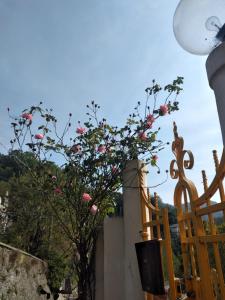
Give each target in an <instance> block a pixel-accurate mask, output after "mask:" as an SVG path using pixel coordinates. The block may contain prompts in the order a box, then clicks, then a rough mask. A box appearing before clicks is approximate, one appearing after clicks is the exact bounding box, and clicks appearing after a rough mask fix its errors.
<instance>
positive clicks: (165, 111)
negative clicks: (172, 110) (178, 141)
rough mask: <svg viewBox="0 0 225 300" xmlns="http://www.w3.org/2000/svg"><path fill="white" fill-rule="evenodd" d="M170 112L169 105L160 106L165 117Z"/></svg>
mask: <svg viewBox="0 0 225 300" xmlns="http://www.w3.org/2000/svg"><path fill="white" fill-rule="evenodd" d="M168 110H169V108H168V105H167V104H164V105H161V106H160V111H161V113H162V115H163V116H164V115H166V114H167V113H168Z"/></svg>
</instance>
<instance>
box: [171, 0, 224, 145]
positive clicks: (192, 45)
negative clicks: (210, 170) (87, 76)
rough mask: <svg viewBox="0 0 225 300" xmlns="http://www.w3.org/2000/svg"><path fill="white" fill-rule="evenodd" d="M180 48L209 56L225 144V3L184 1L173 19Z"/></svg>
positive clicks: (211, 83)
mask: <svg viewBox="0 0 225 300" xmlns="http://www.w3.org/2000/svg"><path fill="white" fill-rule="evenodd" d="M173 29H174V35H175V37H176V40H177V42H178V43H179V44H180V46H181V47H182V48H183V49H185V50H186V51H188V52H190V53H192V54H196V55H207V54H209V56H208V58H207V61H206V69H207V75H208V80H209V85H210V87H211V88H212V89H213V91H214V93H215V97H216V103H217V110H218V114H219V120H220V126H221V131H222V136H223V145H225V1H224V0H181V1H180V2H179V4H178V6H177V9H176V12H175V14H174V20H173Z"/></svg>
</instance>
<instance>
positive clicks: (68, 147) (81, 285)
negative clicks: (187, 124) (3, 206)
mask: <svg viewBox="0 0 225 300" xmlns="http://www.w3.org/2000/svg"><path fill="white" fill-rule="evenodd" d="M182 83H183V78H182V77H178V78H177V79H176V80H174V81H173V82H172V84H169V85H166V86H165V87H164V88H162V87H161V86H160V85H158V84H157V83H156V82H155V81H153V82H152V86H151V87H148V88H147V89H146V90H145V92H146V103H145V106H144V107H143V108H142V107H141V104H140V102H138V104H137V106H136V107H135V110H134V112H133V113H132V114H130V115H129V117H128V119H127V121H126V124H125V125H124V126H123V127H121V128H118V127H117V126H111V125H110V124H108V122H107V121H106V119H104V118H103V119H99V116H98V115H99V109H100V106H99V105H98V104H96V103H95V102H94V101H92V102H91V104H90V105H87V115H88V120H87V122H85V123H84V124H81V123H80V122H78V125H77V127H76V130H75V128H74V126H73V125H72V124H71V117H72V114H69V117H68V122H67V123H66V125H65V128H64V130H63V132H62V134H59V131H58V121H57V119H56V117H55V116H54V115H53V112H52V110H48V109H44V108H42V103H40V105H38V106H32V107H30V108H28V109H25V110H24V111H23V112H22V114H21V115H20V116H19V117H16V118H15V117H12V116H11V114H10V117H11V118H12V119H13V121H12V123H11V124H12V128H13V132H14V137H13V139H12V140H11V145H12V149H13V150H14V149H17V150H20V151H23V152H24V151H30V152H32V153H33V155H34V156H35V157H36V160H37V162H38V163H37V164H35V166H34V167H33V168H29V166H27V165H26V164H25V163H24V161H23V160H21V158H19V159H18V161H19V163H20V164H21V165H23V166H24V167H25V168H27V169H28V171H29V172H30V176H31V178H32V181H33V184H32V189H34V188H35V190H36V192H37V193H38V195H39V197H40V199H42V201H43V205H46V207H48V208H50V209H51V210H52V212H53V213H54V215H55V217H56V219H57V221H58V224H59V225H60V228H61V229H62V231H63V232H64V234H65V236H66V237H67V238H68V239H69V240H70V241H71V243H72V244H73V247H74V268H75V271H76V274H77V278H78V295H79V299H80V300H86V299H93V298H94V296H93V294H94V292H93V279H94V276H93V274H94V273H93V272H94V270H93V259H94V253H95V251H94V249H95V242H96V237H97V229H98V227H99V225H101V224H102V221H103V219H104V217H105V215H106V213H107V212H108V211H109V209H110V208H112V207H113V205H114V203H113V193H114V192H115V191H117V190H118V189H119V188H120V187H121V184H122V176H121V174H122V171H123V170H124V168H125V166H126V162H127V161H129V160H133V159H137V158H143V157H144V159H145V162H146V163H150V164H151V165H152V166H156V167H157V160H158V156H157V153H158V152H159V151H160V150H162V149H163V148H164V145H165V143H163V142H162V141H161V140H159V139H158V132H159V128H156V123H157V119H158V118H160V117H165V116H166V115H167V114H170V113H172V112H174V111H176V110H178V102H177V96H178V95H179V93H180V91H181V90H182V88H181V85H182ZM159 95H160V97H161V99H162V97H163V99H164V101H163V102H161V103H159V104H158V98H159ZM171 99H172V100H171ZM150 101H151V102H150ZM16 153H17V152H16ZM56 155H59V156H61V157H62V158H60V161H62V159H63V165H62V166H61V168H60V172H59V171H56V172H55V173H54V172H52V170H49V161H50V160H52V159H55V161H59V159H58V158H56Z"/></svg>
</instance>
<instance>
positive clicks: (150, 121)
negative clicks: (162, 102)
mask: <svg viewBox="0 0 225 300" xmlns="http://www.w3.org/2000/svg"><path fill="white" fill-rule="evenodd" d="M146 119H147V122H146V127H147V128H152V124H153V123H154V122H155V118H154V116H153V115H152V114H149V115H148V116H147V118H146Z"/></svg>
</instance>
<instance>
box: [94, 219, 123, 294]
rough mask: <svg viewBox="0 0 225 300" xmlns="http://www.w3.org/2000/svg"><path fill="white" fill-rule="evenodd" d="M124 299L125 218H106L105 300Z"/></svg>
mask: <svg viewBox="0 0 225 300" xmlns="http://www.w3.org/2000/svg"><path fill="white" fill-rule="evenodd" d="M124 299H125V298H124V231H123V218H121V217H113V218H106V219H105V221H104V300H124ZM97 300H98V299H97Z"/></svg>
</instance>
